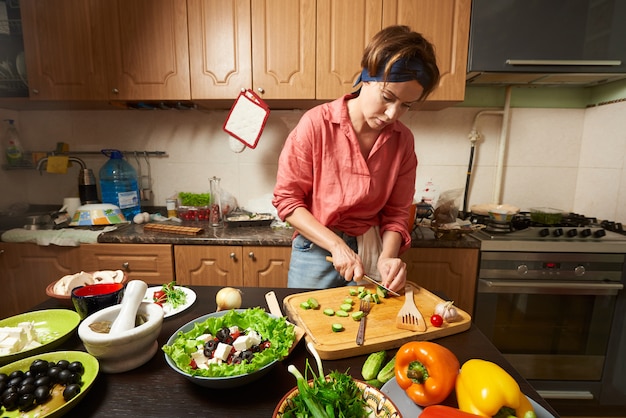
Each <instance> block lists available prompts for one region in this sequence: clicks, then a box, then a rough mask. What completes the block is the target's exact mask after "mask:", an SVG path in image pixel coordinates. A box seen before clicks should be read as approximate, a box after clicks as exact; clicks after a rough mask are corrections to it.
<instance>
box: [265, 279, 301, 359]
mask: <svg viewBox="0 0 626 418" xmlns="http://www.w3.org/2000/svg"><path fill="white" fill-rule="evenodd" d="M265 301H266V302H267V307H268V308H269V309H270V313H271V314H272V315H274V316H279V317H280V316H283V312H282V310H281V309H280V305H279V304H278V298H277V297H276V293H274V291H273V290H270V291H269V292H267V293H266V294H265ZM287 322H288V323H290V324H293V323H292V322H289V321H287ZM293 330H294V332H295V334H296V338H295V341H294V342H293V345H292V346H291V349H290V350H289V352H290V353H291V352H292V351H293V349H294V348H295V347H296V345H298V342H300V340H301V339H302V337H304V334H305V331H304V328H302V327H299V326H298V325H296V324H293Z"/></svg>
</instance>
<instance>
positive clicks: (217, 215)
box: [209, 176, 224, 227]
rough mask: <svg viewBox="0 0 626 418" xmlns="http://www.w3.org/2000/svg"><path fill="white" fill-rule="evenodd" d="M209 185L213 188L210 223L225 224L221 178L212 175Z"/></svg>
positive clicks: (212, 224) (214, 225)
mask: <svg viewBox="0 0 626 418" xmlns="http://www.w3.org/2000/svg"><path fill="white" fill-rule="evenodd" d="M209 186H210V190H211V204H210V205H209V209H210V212H209V224H210V225H211V226H213V227H220V226H223V224H224V220H223V219H222V201H221V199H220V179H219V178H218V177H215V176H213V177H211V178H210V179H209Z"/></svg>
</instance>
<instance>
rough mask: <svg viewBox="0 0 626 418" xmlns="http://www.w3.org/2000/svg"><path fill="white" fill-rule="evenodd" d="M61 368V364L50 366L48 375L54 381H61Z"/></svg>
mask: <svg viewBox="0 0 626 418" xmlns="http://www.w3.org/2000/svg"><path fill="white" fill-rule="evenodd" d="M61 370H63V369H61V368H60V367H59V366H54V367H50V368H49V369H48V377H49V378H50V380H51V381H52V383H56V382H58V381H59V373H61Z"/></svg>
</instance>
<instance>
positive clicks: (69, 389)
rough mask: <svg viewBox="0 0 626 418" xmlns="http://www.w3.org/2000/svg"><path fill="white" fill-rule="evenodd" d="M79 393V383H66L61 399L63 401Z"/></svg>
mask: <svg viewBox="0 0 626 418" xmlns="http://www.w3.org/2000/svg"><path fill="white" fill-rule="evenodd" d="M79 393H80V385H78V384H76V383H73V384H71V385H67V386H66V387H65V389H63V399H65V402H67V401H69V400H70V399H72V398H73V397H74V396H76V395H78V394H79Z"/></svg>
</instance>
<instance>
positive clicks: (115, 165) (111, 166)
mask: <svg viewBox="0 0 626 418" xmlns="http://www.w3.org/2000/svg"><path fill="white" fill-rule="evenodd" d="M102 153H103V154H104V155H106V156H107V157H109V161H107V162H106V164H104V165H103V166H102V168H100V173H99V174H100V190H101V192H102V203H111V204H113V205H116V206H118V207H119V208H120V209H121V210H122V213H123V214H124V216H125V217H126V220H128V221H132V220H133V218H134V217H135V215H137V214H138V213H140V212H141V204H140V199H139V184H138V183H137V171H136V170H135V168H134V167H133V166H132V165H130V163H128V162H127V161H126V160H124V156H123V155H122V152H121V151H118V150H116V149H103V150H102Z"/></svg>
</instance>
